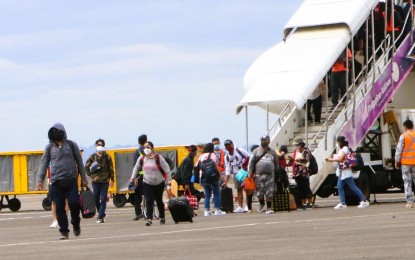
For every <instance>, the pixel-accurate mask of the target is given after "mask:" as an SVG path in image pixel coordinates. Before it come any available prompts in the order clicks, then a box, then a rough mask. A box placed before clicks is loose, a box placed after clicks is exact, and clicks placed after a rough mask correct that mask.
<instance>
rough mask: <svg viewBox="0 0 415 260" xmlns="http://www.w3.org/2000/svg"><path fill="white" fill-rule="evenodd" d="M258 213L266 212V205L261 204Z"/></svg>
mask: <svg viewBox="0 0 415 260" xmlns="http://www.w3.org/2000/svg"><path fill="white" fill-rule="evenodd" d="M256 211H257V212H259V213H261V212H265V204H264V205H261V204H259V207H258V209H257V210H256Z"/></svg>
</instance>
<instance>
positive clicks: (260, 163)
mask: <svg viewBox="0 0 415 260" xmlns="http://www.w3.org/2000/svg"><path fill="white" fill-rule="evenodd" d="M260 140H261V146H260V147H258V148H256V149H255V150H254V151H253V152H252V154H251V157H250V160H249V166H248V176H249V177H251V178H255V186H256V196H257V197H258V200H259V208H258V212H264V211H265V202H266V204H267V210H266V212H265V213H266V214H273V213H274V211H273V210H272V207H271V206H272V205H271V204H272V197H273V196H274V181H275V172H276V171H277V170H278V156H277V153H276V152H275V150H273V149H270V147H269V144H270V138H269V136H267V135H265V136H262V137H261V139H260Z"/></svg>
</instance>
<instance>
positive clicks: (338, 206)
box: [334, 203, 347, 209]
mask: <svg viewBox="0 0 415 260" xmlns="http://www.w3.org/2000/svg"><path fill="white" fill-rule="evenodd" d="M346 208H347V205H344V204H342V203H339V204H337V205H336V207H334V209H346Z"/></svg>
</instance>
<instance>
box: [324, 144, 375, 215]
mask: <svg viewBox="0 0 415 260" xmlns="http://www.w3.org/2000/svg"><path fill="white" fill-rule="evenodd" d="M337 145H338V146H339V147H340V149H339V152H338V153H337V154H336V155H335V156H333V158H331V157H329V158H326V161H327V162H338V163H339V168H337V171H336V175H337V177H338V181H337V190H338V192H339V197H340V203H339V204H337V205H336V206H335V207H334V209H345V208H347V205H346V198H345V197H346V196H345V194H344V184H347V186H349V188H350V189H351V190H352V191H353V192H354V193H356V195H357V196H358V197H359V199H360V204H359V206H357V207H358V208H366V207H367V206H369V202H368V201H366V198H365V196H364V195H363V193H362V191H361V190H360V189H359V188H358V187H357V186H356V184H355V183H354V180H353V173H352V169H351V168H350V167H348V168H344V167H346V166H345V165H344V164H343V163H344V160H345V159H346V155H347V154H348V153H350V150H349V147H348V145H349V142H348V141H347V140H346V137H344V136H339V137H337ZM341 166H343V167H341ZM340 168H343V169H340Z"/></svg>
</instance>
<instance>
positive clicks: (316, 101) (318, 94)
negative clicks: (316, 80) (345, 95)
mask: <svg viewBox="0 0 415 260" xmlns="http://www.w3.org/2000/svg"><path fill="white" fill-rule="evenodd" d="M325 91H326V84H325V83H324V81H321V82H320V84H319V85H318V86H317V88H316V89H315V90H314V91H313V93H311V95H310V97H309V99H308V100H307V119H308V122H310V123H312V122H313V117H312V116H311V109H313V114H314V123H315V124H316V125H319V124H321V108H322V106H323V94H324V93H325Z"/></svg>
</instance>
